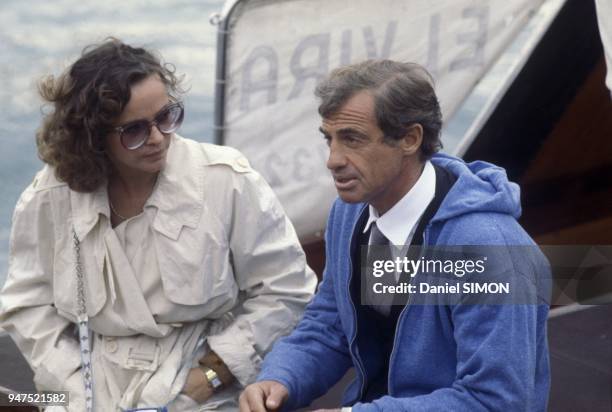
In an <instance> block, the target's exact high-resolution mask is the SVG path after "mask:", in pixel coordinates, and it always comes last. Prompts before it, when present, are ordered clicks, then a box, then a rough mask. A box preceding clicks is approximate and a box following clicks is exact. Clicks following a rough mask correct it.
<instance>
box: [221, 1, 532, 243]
mask: <svg viewBox="0 0 612 412" xmlns="http://www.w3.org/2000/svg"><path fill="white" fill-rule="evenodd" d="M542 1H543V0H377V1H375V2H374V1H370V0H289V1H274V0H246V1H242V2H239V4H238V6H237V7H236V10H235V11H234V13H232V15H231V16H230V26H229V27H230V31H229V43H228V44H229V45H228V49H227V62H226V64H227V79H226V80H227V83H226V86H225V87H226V89H225V90H226V100H225V142H224V143H225V144H227V145H230V146H234V147H236V148H238V149H240V150H241V151H242V152H243V153H244V154H245V155H246V156H247V157H248V158H249V160H250V161H251V163H252V164H253V167H254V168H255V169H257V170H258V171H259V172H260V173H262V174H263V176H264V177H265V178H266V179H267V180H268V182H270V184H271V186H272V187H273V189H274V190H275V192H276V194H277V195H278V196H279V198H280V200H281V202H282V204H283V206H284V207H285V209H286V211H287V213H288V215H289V217H290V218H291V220H292V221H293V223H294V224H295V226H296V229H297V232H298V234H299V235H300V238H301V240H302V241H306V242H307V241H309V240H312V239H313V238H316V237H317V236H319V235H320V233H321V231H322V229H323V228H324V226H325V220H326V217H327V213H328V211H329V207H330V205H331V203H332V201H333V199H334V198H335V197H336V191H335V189H334V186H333V182H332V179H331V177H330V174H329V172H328V171H327V169H326V167H325V161H326V159H327V151H328V149H327V147H326V146H325V144H324V141H323V139H322V136H321V134H320V133H319V131H318V127H319V125H320V119H319V116H318V113H317V101H316V99H315V97H314V95H313V90H314V87H315V84H316V82H317V80H319V79H321V78H322V77H323V76H325V75H326V74H327V73H328V72H329V71H330V70H332V69H333V68H335V67H338V66H340V65H345V64H348V63H354V62H357V61H361V60H364V59H366V58H391V59H395V60H400V61H413V62H417V63H420V64H423V65H424V66H426V67H427V68H428V70H429V71H430V72H431V73H432V74H433V76H434V78H435V79H436V89H437V93H438V96H439V98H440V102H441V105H442V110H443V115H444V116H445V118H448V117H449V116H450V115H451V114H452V113H453V112H454V111H455V110H456V109H457V107H458V105H459V104H460V103H461V102H462V100H463V99H464V98H465V96H466V95H467V94H468V93H469V91H470V90H471V89H472V88H473V87H474V85H475V84H476V82H477V81H478V80H479V79H480V78H481V77H482V76H483V74H484V73H485V72H486V71H487V69H488V68H489V66H490V65H491V64H492V63H493V62H494V61H495V59H496V57H497V56H498V55H499V54H500V53H501V52H502V51H504V49H505V48H506V47H507V46H508V44H509V42H510V41H511V40H512V39H513V38H514V37H515V36H516V34H517V32H518V30H520V28H521V27H523V25H524V24H525V23H526V22H527V20H528V18H529V16H530V14H531V13H532V12H533V11H534V10H535V9H537V8H538V7H539V6H540V4H541V3H542Z"/></svg>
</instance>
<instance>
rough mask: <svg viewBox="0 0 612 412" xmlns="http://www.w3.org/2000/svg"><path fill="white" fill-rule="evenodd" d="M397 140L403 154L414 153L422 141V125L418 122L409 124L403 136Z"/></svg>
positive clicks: (410, 154)
mask: <svg viewBox="0 0 612 412" xmlns="http://www.w3.org/2000/svg"><path fill="white" fill-rule="evenodd" d="M399 142H400V146H401V147H402V150H403V152H404V154H405V155H407V156H412V155H414V154H415V153H417V152H418V151H419V149H420V148H421V144H422V143H423V126H421V125H420V124H419V123H415V124H413V125H411V126H409V127H408V129H407V130H406V134H404V137H403V138H401V139H400V141H399Z"/></svg>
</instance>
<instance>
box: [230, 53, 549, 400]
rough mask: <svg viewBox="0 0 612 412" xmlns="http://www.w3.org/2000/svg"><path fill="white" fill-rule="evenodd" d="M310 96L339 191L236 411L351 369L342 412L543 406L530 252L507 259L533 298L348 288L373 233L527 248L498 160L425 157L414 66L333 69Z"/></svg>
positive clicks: (435, 109) (428, 85)
mask: <svg viewBox="0 0 612 412" xmlns="http://www.w3.org/2000/svg"><path fill="white" fill-rule="evenodd" d="M316 94H317V96H318V97H319V98H320V99H321V104H320V106H319V113H320V114H321V116H322V119H323V121H322V125H321V132H322V133H323V136H324V138H325V140H326V141H327V143H328V145H329V148H330V153H329V160H328V162H327V167H328V168H329V169H330V171H331V173H332V175H333V178H334V181H335V186H336V189H337V191H338V195H339V197H340V199H338V200H337V201H336V202H335V204H334V205H333V208H332V210H331V212H330V216H329V221H328V226H327V230H326V255H327V264H326V269H325V272H324V276H323V281H322V283H321V285H320V287H319V290H318V292H317V295H316V297H315V298H314V300H313V302H312V303H311V304H310V305H309V307H308V308H307V310H306V312H305V315H304V318H303V319H302V321H301V322H300V323H299V325H298V327H297V328H296V329H295V330H294V331H293V333H292V334H291V335H289V336H288V337H286V338H284V339H282V340H280V341H279V342H278V343H277V344H276V345H275V346H274V348H273V350H272V351H271V352H270V354H268V356H267V357H266V359H265V361H264V364H263V367H262V372H261V374H260V375H259V378H258V382H256V383H254V384H252V385H250V386H248V387H247V388H246V389H245V391H244V392H243V394H242V395H241V399H240V410H241V411H242V412H247V411H254V412H260V411H266V410H277V409H281V408H283V410H292V409H295V408H298V407H301V406H306V405H308V404H310V402H311V401H312V400H314V399H315V398H316V397H318V396H320V395H322V394H323V393H325V392H326V391H327V390H328V389H329V388H330V387H331V386H332V385H333V384H334V383H335V382H337V381H338V380H339V379H340V378H341V377H342V376H343V375H344V373H345V372H346V371H347V369H348V368H350V367H355V369H356V372H357V376H356V379H355V381H354V382H353V384H352V385H351V386H350V387H349V388H348V389H347V390H346V392H345V395H344V399H343V401H342V405H343V406H345V408H346V410H351V409H352V411H353V412H370V411H440V410H449V411H481V410H482V411H491V410H500V411H502V410H503V411H544V410H545V409H546V403H547V396H548V389H549V368H548V349H547V344H546V318H547V313H548V305H547V302H546V298H545V297H538V292H539V291H540V289H538V286H537V283H538V281H537V280H536V279H535V278H536V276H537V274H536V273H534V271H535V270H534V268H541V267H545V266H546V262H545V260H544V259H543V257H542V255H541V254H540V253H539V252H533V253H531V254H529V253H526V254H524V255H522V256H521V258H520V259H513V260H511V261H510V265H511V267H512V272H513V273H517V274H520V275H518V276H517V277H518V278H520V279H521V281H522V282H523V283H521V284H520V286H521V288H522V289H521V290H529V291H531V292H533V295H535V299H536V301H529V302H525V301H521V302H519V303H517V304H495V302H493V303H494V304H473V303H474V302H471V303H469V302H468V303H463V302H454V303H453V302H447V303H446V304H416V303H410V304H408V305H406V304H405V303H406V302H405V301H403V302H402V304H401V305H397V301H393V302H390V303H389V302H387V303H386V304H384V303H382V304H381V302H376V301H375V300H372V298H371V296H370V295H371V294H370V293H365V294H361V297H362V298H361V299H360V293H359V286H358V285H359V284H360V281H359V280H360V279H361V280H362V281H363V277H364V276H365V275H366V273H361V272H365V271H364V270H363V269H362V265H361V264H360V262H361V261H360V259H361V255H360V254H361V252H360V249H361V248H360V247H359V245H368V244H370V245H377V244H382V243H384V242H379V240H380V239H383V240H386V241H387V243H390V244H395V245H421V244H422V245H428V246H436V245H497V246H496V247H497V248H501V249H502V250H503V251H504V253H505V254H507V255H508V256H512V255H513V252H512V248H511V247H510V246H514V245H529V247H531V248H532V249H534V248H535V245H534V243H533V241H532V240H531V239H530V238H529V236H528V235H527V234H526V232H525V231H524V230H523V229H522V228H521V227H520V226H519V224H518V223H517V221H516V218H517V217H518V216H519V214H520V203H519V191H518V187H517V186H516V185H515V184H513V183H509V182H508V180H507V179H506V175H505V172H504V171H503V169H501V168H498V167H495V166H493V165H490V164H488V163H484V162H474V163H472V164H469V165H468V164H465V163H464V162H463V161H461V160H460V159H457V158H453V157H450V156H446V155H441V154H435V153H436V151H437V150H438V149H439V148H440V147H441V144H440V140H439V134H440V128H441V123H442V122H441V114H440V108H439V104H438V100H437V98H436V95H435V92H434V90H433V86H432V80H431V77H430V76H429V74H428V73H427V72H426V71H425V70H424V69H423V68H422V67H420V66H418V65H416V64H410V63H397V62H393V61H388V60H386V61H366V62H364V63H360V64H356V65H353V66H348V67H344V68H340V69H337V70H335V71H334V72H332V73H331V75H330V76H329V77H328V78H327V79H326V80H325V81H323V82H322V83H321V84H320V85H319V86H318V87H317V91H316ZM368 253H369V252H368ZM497 275H500V276H507V275H508V272H505V273H501V274H499V273H498V274H497ZM396 279H397V278H396ZM356 285H357V286H356ZM544 291H545V290H544ZM362 292H363V291H362ZM366 292H368V291H366ZM521 293H522V292H521ZM542 295H543V296H545V295H546V293H542ZM532 297H533V296H532ZM489 303H490V301H489ZM345 408H343V411H344V410H345ZM336 411H340V409H336Z"/></svg>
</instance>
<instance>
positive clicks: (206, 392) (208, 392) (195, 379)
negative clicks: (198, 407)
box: [182, 368, 214, 403]
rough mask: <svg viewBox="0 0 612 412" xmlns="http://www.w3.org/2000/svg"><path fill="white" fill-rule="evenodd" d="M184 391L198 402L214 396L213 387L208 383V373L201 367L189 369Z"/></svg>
mask: <svg viewBox="0 0 612 412" xmlns="http://www.w3.org/2000/svg"><path fill="white" fill-rule="evenodd" d="M182 392H183V393H184V394H185V395H187V396H189V397H190V398H191V399H193V400H194V401H196V402H197V403H204V402H205V401H207V400H208V398H210V397H211V396H213V393H214V392H213V388H212V387H211V386H210V384H209V383H208V379H206V375H205V374H204V371H203V370H202V369H201V368H193V369H190V370H189V375H187V381H186V382H185V386H184V387H183V390H182Z"/></svg>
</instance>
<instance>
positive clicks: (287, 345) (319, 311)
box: [257, 208, 352, 410]
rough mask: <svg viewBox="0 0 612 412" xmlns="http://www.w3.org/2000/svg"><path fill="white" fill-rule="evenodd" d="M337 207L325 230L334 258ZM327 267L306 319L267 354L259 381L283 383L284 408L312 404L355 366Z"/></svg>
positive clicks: (327, 245) (305, 315) (332, 275)
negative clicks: (334, 222) (333, 239)
mask: <svg viewBox="0 0 612 412" xmlns="http://www.w3.org/2000/svg"><path fill="white" fill-rule="evenodd" d="M333 216H334V208H332V211H331V213H330V218H329V220H328V226H327V229H326V233H325V239H326V242H325V248H326V250H325V252H326V256H328V258H329V257H331V258H333V256H334V254H333V253H331V250H330V249H331V248H332V246H331V243H330V237H331V236H330V230H331V229H330V228H331V227H333ZM328 267H329V265H326V268H325V270H324V273H323V280H322V282H321V284H320V285H319V289H318V290H317V294H316V295H315V298H314V299H313V301H312V303H311V304H309V305H308V307H307V308H306V311H305V313H304V318H303V319H302V321H301V322H300V323H299V325H298V326H297V328H296V329H295V330H294V331H293V332H292V333H291V335H289V336H287V337H285V338H283V339H281V340H280V341H279V342H278V343H277V344H276V345H275V346H274V348H273V349H272V352H270V353H269V354H268V356H266V359H265V361H264V364H263V368H262V372H261V374H260V375H259V377H258V378H257V380H258V381H264V380H273V381H277V382H280V383H281V384H283V385H284V386H285V387H286V388H287V389H288V391H289V398H288V399H287V401H286V402H285V404H284V408H283V410H293V409H295V408H299V407H302V406H306V405H309V404H310V403H311V402H312V401H313V400H314V399H316V398H318V397H319V396H321V395H323V394H324V393H325V392H327V390H329V388H331V387H332V386H333V385H334V384H335V383H336V382H337V381H338V380H339V379H340V378H341V377H342V376H343V375H344V374H345V373H346V371H347V370H348V369H349V367H351V366H352V361H351V357H350V353H349V349H348V348H349V347H348V342H347V339H346V335H345V333H344V331H343V329H342V326H341V324H340V316H339V314H338V308H337V306H336V298H335V292H334V288H335V284H334V274H333V273H330V272H328V270H327V268H328Z"/></svg>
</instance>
